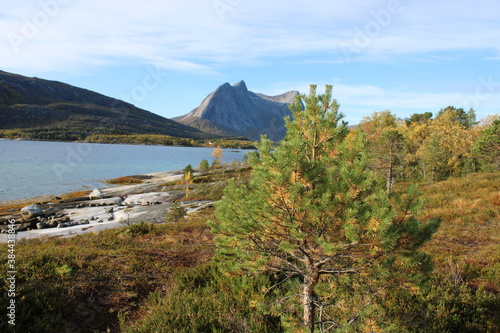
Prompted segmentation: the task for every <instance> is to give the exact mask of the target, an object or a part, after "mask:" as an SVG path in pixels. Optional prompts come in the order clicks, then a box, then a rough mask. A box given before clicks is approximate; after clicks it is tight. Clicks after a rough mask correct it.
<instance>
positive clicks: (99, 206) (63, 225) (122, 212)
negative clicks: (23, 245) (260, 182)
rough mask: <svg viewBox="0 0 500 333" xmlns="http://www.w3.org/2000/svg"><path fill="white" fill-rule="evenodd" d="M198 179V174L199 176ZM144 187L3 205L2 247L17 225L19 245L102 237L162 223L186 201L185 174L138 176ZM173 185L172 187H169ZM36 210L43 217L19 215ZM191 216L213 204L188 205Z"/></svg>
mask: <svg viewBox="0 0 500 333" xmlns="http://www.w3.org/2000/svg"><path fill="white" fill-rule="evenodd" d="M196 174H199V173H195V175H196ZM129 177H136V178H137V179H142V180H143V182H142V183H140V184H131V185H111V186H109V187H105V188H99V189H98V192H96V193H98V194H97V196H96V197H94V198H90V197H89V194H90V193H91V192H92V191H90V190H87V191H78V192H70V193H66V194H63V195H60V196H51V195H47V196H38V197H34V198H27V199H21V200H10V201H8V203H9V205H7V204H6V202H2V203H0V228H1V229H2V233H0V243H5V242H7V241H8V237H7V236H8V234H7V233H6V231H7V228H8V227H7V226H8V224H9V221H11V220H12V219H15V220H16V224H15V226H16V239H18V240H19V239H29V238H39V237H44V236H46V237H71V236H74V235H78V234H81V233H85V232H99V231H101V230H105V229H109V228H116V227H120V226H125V225H129V224H133V223H139V222H153V223H163V222H164V221H165V217H166V215H167V213H168V211H169V209H170V207H171V206H172V205H173V202H174V201H176V200H179V199H181V198H183V197H184V189H183V188H182V186H179V185H177V183H178V182H180V181H181V180H182V170H172V171H160V172H154V173H148V174H143V175H134V176H129ZM169 183H171V185H168V184H169ZM30 204H36V205H37V206H38V207H39V208H40V209H41V210H42V211H43V214H41V216H37V217H33V218H30V219H27V220H26V219H24V220H23V218H22V217H21V212H20V209H21V208H22V207H25V206H28V205H30ZM182 204H183V205H184V206H186V208H187V211H188V213H191V212H194V211H196V210H199V209H203V208H204V207H206V206H208V205H211V204H212V202H206V201H199V202H191V201H186V202H183V203H182Z"/></svg>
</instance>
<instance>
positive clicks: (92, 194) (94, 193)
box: [89, 188, 104, 200]
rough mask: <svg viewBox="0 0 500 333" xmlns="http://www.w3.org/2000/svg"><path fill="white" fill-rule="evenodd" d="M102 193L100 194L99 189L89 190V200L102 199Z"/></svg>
mask: <svg viewBox="0 0 500 333" xmlns="http://www.w3.org/2000/svg"><path fill="white" fill-rule="evenodd" d="M103 196H104V195H103V194H102V192H101V191H99V189H97V188H95V189H94V190H93V191H92V192H90V194H89V199H90V200H98V199H102V197H103Z"/></svg>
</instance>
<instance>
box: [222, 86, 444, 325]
mask: <svg viewBox="0 0 500 333" xmlns="http://www.w3.org/2000/svg"><path fill="white" fill-rule="evenodd" d="M303 105H305V110H303ZM338 108H339V104H338V103H337V101H336V100H334V99H332V87H331V86H327V87H326V92H325V93H324V94H320V95H318V94H316V86H314V85H312V86H311V91H310V94H309V96H305V95H301V96H300V97H299V98H298V99H297V100H296V102H295V103H294V104H293V105H292V107H291V110H292V113H293V121H292V120H289V119H287V120H286V124H287V128H288V131H287V134H286V137H285V138H284V139H283V140H282V141H281V142H280V144H279V146H278V147H277V148H276V149H272V144H271V141H270V140H268V139H266V138H265V137H263V138H262V142H261V143H260V146H259V154H252V157H251V160H250V163H251V165H252V167H253V174H252V177H251V180H250V182H249V183H248V185H240V186H237V185H235V183H234V182H231V183H230V184H229V186H228V187H227V188H226V190H225V193H224V197H223V198H222V200H221V201H220V202H219V203H218V204H217V208H216V216H217V222H214V223H212V229H213V232H214V233H215V235H216V242H217V251H218V252H217V253H218V256H217V258H218V259H219V260H220V262H221V263H222V264H223V265H225V266H226V269H227V270H230V271H235V272H236V271H240V272H241V271H243V272H244V271H247V272H248V271H253V272H259V271H274V272H276V273H278V274H280V275H281V276H287V277H294V278H299V279H300V281H302V282H301V290H300V303H301V307H302V309H303V315H302V322H303V325H304V326H305V328H306V329H307V331H309V332H313V331H314V329H315V326H316V325H322V322H321V321H322V319H321V318H318V316H317V314H316V313H315V306H317V305H318V306H319V305H321V304H323V303H322V300H323V299H324V298H325V297H330V296H331V297H330V298H332V297H333V299H335V301H331V300H330V301H329V302H330V303H332V304H334V306H340V304H341V302H344V301H348V300H342V299H340V298H341V297H340V294H338V295H337V294H336V291H335V290H333V289H331V288H333V287H328V286H333V285H336V286H339V290H340V288H341V287H342V284H349V279H342V277H343V276H350V275H359V276H367V275H370V276H374V277H379V278H380V276H382V275H387V274H389V272H393V271H394V272H395V271H404V274H403V275H405V274H410V272H411V271H412V270H413V269H416V270H417V271H418V270H420V269H424V268H426V267H427V264H428V263H429V260H428V259H429V258H428V257H427V256H426V255H424V254H422V253H419V252H418V251H417V249H418V247H419V246H420V245H421V244H423V243H424V242H425V241H426V240H428V239H429V238H430V237H431V235H432V234H433V232H434V231H435V230H436V228H437V226H438V223H437V222H430V223H427V224H425V223H422V222H420V221H418V220H416V219H415V217H414V214H415V209H416V206H417V205H418V203H419V202H420V201H419V200H418V199H417V198H416V197H415V195H414V194H415V193H414V192H415V191H410V192H411V193H409V194H408V195H406V196H405V199H404V204H403V208H402V209H401V210H397V209H393V208H392V206H391V204H390V203H389V200H388V194H387V192H386V191H385V190H384V188H377V186H376V185H375V181H374V177H373V174H372V173H371V172H370V171H369V170H368V161H369V156H368V154H367V152H366V149H365V146H366V143H365V140H364V138H363V136H362V135H357V136H353V135H352V134H349V130H348V128H347V124H346V123H345V122H341V119H342V117H343V115H342V114H340V113H339V111H338ZM377 274H378V275H377ZM332 279H333V280H332ZM327 281H329V282H328V283H326V282H327ZM393 281H394V280H393ZM320 284H321V288H318V287H319V285H320ZM329 288H330V289H329ZM325 290H327V291H326V292H325ZM319 292H321V293H322V294H318V293H319ZM332 295H333V296H332ZM357 318H359V315H357V314H355V313H353V314H352V318H351V320H350V321H349V320H345V321H344V322H345V325H347V323H353V322H355V321H356V319H357ZM334 319H335V320H334V322H335V323H336V324H335V325H338V326H337V327H340V325H341V324H340V323H341V322H342V320H341V318H334Z"/></svg>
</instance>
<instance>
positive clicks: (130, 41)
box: [0, 0, 500, 73]
mask: <svg viewBox="0 0 500 333" xmlns="http://www.w3.org/2000/svg"><path fill="white" fill-rule="evenodd" d="M394 2H396V3H399V6H400V7H401V11H400V12H399V11H398V13H395V14H391V15H390V17H389V18H388V19H387V22H386V21H384V18H383V17H382V19H381V18H380V17H379V21H377V19H376V15H381V14H380V13H382V12H387V11H388V10H389V6H390V5H389V4H390V3H394ZM40 3H61V4H60V6H59V7H58V8H57V9H55V10H53V12H54V14H53V15H52V14H51V13H50V12H49V13H48V12H47V10H46V9H44V8H43V6H41V5H40ZM217 4H219V5H220V4H222V5H224V6H222V7H219V9H218V7H217ZM220 8H223V9H220ZM44 13H45V16H46V17H48V21H47V22H44V20H43V17H44ZM377 13H378V14H377ZM499 17H500V4H499V3H498V2H496V1H493V0H480V1H475V2H460V3H457V2H456V1H449V0H447V1H440V2H436V1H428V0H425V1H419V2H409V1H405V0H399V1H398V0H389V1H387V0H384V1H380V0H379V1H368V0H363V1H358V2H356V4H355V5H354V4H353V3H352V2H345V1H339V0H337V1H326V0H323V1H315V2H314V3H305V2H304V1H298V0H295V1H290V0H289V1H283V0H278V1H267V0H266V1H262V0H259V1H249V0H240V1H233V0H231V1H229V0H213V1H203V0H191V1H182V2H181V1H173V0H171V1H160V0H149V1H136V0H121V1H118V0H107V1H101V0H86V1H74V0H64V1H62V0H41V1H39V2H38V1H29V2H20V1H17V2H9V3H8V5H6V7H5V9H4V16H2V17H0V29H1V30H2V31H6V32H7V36H4V38H3V39H2V41H1V42H0V46H1V48H2V50H4V51H3V52H2V53H1V55H0V61H1V63H2V64H4V65H3V66H5V67H7V68H34V69H40V68H42V69H45V70H50V69H52V70H67V69H75V68H78V67H85V66H95V65H96V64H100V63H108V62H112V61H115V60H114V59H121V60H123V59H135V60H136V61H138V62H155V63H156V62H158V61H160V60H159V59H161V62H162V63H163V64H164V65H165V66H166V67H168V68H171V69H176V70H179V71H185V70H187V71H201V72H205V73H207V72H210V70H213V68H212V69H210V68H209V67H216V66H219V65H223V64H228V63H230V64H235V63H246V64H251V63H254V62H259V61H266V59H267V58H269V57H272V58H274V57H286V56H289V55H301V56H309V57H310V55H315V54H318V53H322V54H324V55H328V56H329V57H330V58H331V59H332V60H331V61H341V60H342V59H343V57H344V55H343V53H342V50H341V46H342V45H344V46H345V45H348V46H352V47H356V46H358V49H357V51H359V52H357V53H356V54H355V55H356V58H355V59H358V60H359V61H363V60H365V59H366V58H370V59H376V58H377V57H379V59H387V58H388V57H389V58H390V57H394V56H398V55H401V54H422V53H425V52H440V51H453V50H459V49H469V50H470V49H472V50H485V49H487V50H496V52H497V53H498V51H499V50H500V45H499V44H498V43H497V41H498V40H500V29H499V25H498V19H499ZM380 20H382V21H380ZM377 22H379V23H378V24H379V27H378V28H377ZM380 22H381V23H380ZM386 23H387V24H386ZM30 24H31V25H34V26H35V28H36V29H35V30H36V33H33V34H32V35H30V36H26V31H28V30H29V29H28V28H26V27H27V26H29V25H30ZM370 29H372V30H370ZM377 29H378V30H377ZM23 31H24V32H23ZM363 33H364V34H367V35H369V40H368V41H367V43H366V46H365V44H363V43H361V42H362V38H361V37H359V36H360V34H363ZM9 34H10V35H9ZM12 34H17V35H18V36H21V37H22V38H24V39H23V43H21V44H20V45H18V52H15V50H14V48H13V46H12V38H11V39H10V41H9V38H8V36H11V37H12ZM356 43H357V44H356ZM360 45H361V46H362V47H359V46H360Z"/></svg>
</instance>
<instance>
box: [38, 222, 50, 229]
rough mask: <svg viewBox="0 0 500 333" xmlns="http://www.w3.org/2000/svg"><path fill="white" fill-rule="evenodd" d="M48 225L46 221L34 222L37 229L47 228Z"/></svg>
mask: <svg viewBox="0 0 500 333" xmlns="http://www.w3.org/2000/svg"><path fill="white" fill-rule="evenodd" d="M48 227H49V225H48V224H47V223H45V222H38V223H37V224H36V228H37V229H45V228H48Z"/></svg>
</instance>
